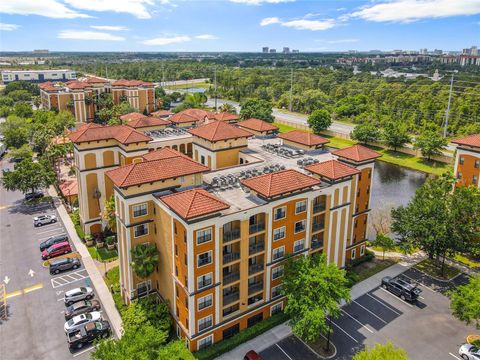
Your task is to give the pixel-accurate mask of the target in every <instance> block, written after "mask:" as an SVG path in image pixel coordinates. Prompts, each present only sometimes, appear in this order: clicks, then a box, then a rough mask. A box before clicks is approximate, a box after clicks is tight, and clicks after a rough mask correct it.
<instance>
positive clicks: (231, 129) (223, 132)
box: [188, 121, 253, 141]
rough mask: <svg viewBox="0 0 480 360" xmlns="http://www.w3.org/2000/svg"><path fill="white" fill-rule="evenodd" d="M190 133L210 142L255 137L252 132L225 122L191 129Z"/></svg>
mask: <svg viewBox="0 0 480 360" xmlns="http://www.w3.org/2000/svg"><path fill="white" fill-rule="evenodd" d="M188 132H189V133H190V134H192V135H195V136H198V137H201V138H202V139H205V140H208V141H220V140H228V139H238V138H244V137H250V136H253V134H252V133H251V132H249V131H246V130H243V129H240V128H238V127H236V126H233V125H230V124H227V123H225V122H223V121H214V122H211V123H209V124H206V125H202V126H199V127H197V128H194V129H190V130H188Z"/></svg>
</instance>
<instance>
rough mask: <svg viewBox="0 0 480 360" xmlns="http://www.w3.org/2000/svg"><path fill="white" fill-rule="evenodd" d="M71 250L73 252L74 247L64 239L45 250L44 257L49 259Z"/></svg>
mask: <svg viewBox="0 0 480 360" xmlns="http://www.w3.org/2000/svg"><path fill="white" fill-rule="evenodd" d="M71 252H72V248H71V247H70V243H69V242H68V241H64V242H61V243H58V244H53V245H52V246H50V247H49V248H48V249H45V250H43V251H42V259H43V260H47V259H50V258H53V257H55V256H59V255H63V254H68V253H71Z"/></svg>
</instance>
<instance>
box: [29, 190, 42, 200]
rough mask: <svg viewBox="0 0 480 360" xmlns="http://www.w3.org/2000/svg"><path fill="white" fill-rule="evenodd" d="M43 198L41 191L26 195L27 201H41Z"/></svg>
mask: <svg viewBox="0 0 480 360" xmlns="http://www.w3.org/2000/svg"><path fill="white" fill-rule="evenodd" d="M43 196H44V195H43V192H41V191H31V192H28V193H26V194H25V200H33V199H40V198H42V197H43Z"/></svg>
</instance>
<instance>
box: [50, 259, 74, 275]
mask: <svg viewBox="0 0 480 360" xmlns="http://www.w3.org/2000/svg"><path fill="white" fill-rule="evenodd" d="M80 265H81V264H80V260H78V259H77V258H66V259H58V260H53V261H52V262H51V263H50V275H53V274H58V273H60V272H62V271H67V270H71V269H78V268H79V267H80Z"/></svg>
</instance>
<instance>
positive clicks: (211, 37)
mask: <svg viewBox="0 0 480 360" xmlns="http://www.w3.org/2000/svg"><path fill="white" fill-rule="evenodd" d="M195 39H199V40H216V39H218V36H215V35H211V34H202V35H197V36H195Z"/></svg>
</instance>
